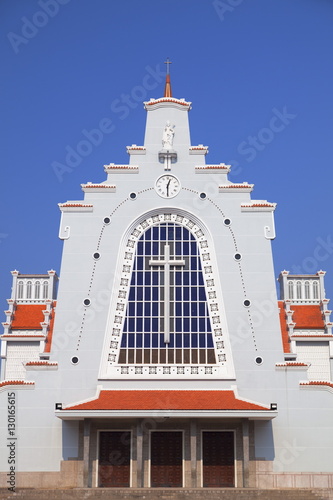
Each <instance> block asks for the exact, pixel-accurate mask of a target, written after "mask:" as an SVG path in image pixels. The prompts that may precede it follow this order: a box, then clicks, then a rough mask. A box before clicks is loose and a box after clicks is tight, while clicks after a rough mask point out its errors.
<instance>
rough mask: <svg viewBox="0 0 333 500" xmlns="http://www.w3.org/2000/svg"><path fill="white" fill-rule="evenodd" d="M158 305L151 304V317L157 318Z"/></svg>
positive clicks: (156, 303)
mask: <svg viewBox="0 0 333 500" xmlns="http://www.w3.org/2000/svg"><path fill="white" fill-rule="evenodd" d="M159 305H160V304H159V302H153V303H152V315H153V316H158V310H159Z"/></svg>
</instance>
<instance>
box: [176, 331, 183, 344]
mask: <svg viewBox="0 0 333 500" xmlns="http://www.w3.org/2000/svg"><path fill="white" fill-rule="evenodd" d="M182 340H183V336H182V335H180V334H178V333H176V347H183V346H182V344H183V342H182Z"/></svg>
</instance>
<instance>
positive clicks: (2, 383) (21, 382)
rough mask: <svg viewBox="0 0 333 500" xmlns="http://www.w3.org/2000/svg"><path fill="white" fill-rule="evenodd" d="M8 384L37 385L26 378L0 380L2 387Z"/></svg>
mask: <svg viewBox="0 0 333 500" xmlns="http://www.w3.org/2000/svg"><path fill="white" fill-rule="evenodd" d="M6 385H35V382H25V381H24V380H5V381H4V382H0V387H5V386H6Z"/></svg>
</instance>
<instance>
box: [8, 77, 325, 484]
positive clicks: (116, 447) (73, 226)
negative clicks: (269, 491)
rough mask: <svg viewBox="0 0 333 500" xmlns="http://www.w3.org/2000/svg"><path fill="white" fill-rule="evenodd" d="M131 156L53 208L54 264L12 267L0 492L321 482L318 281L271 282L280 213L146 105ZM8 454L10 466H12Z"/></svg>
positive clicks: (175, 118)
mask: <svg viewBox="0 0 333 500" xmlns="http://www.w3.org/2000/svg"><path fill="white" fill-rule="evenodd" d="M144 106H145V109H146V111H147V124H146V131H145V139H144V145H143V146H137V145H132V146H130V147H128V148H127V151H128V154H129V163H128V165H123V164H122V165H119V164H114V163H111V164H109V165H106V166H105V173H106V176H107V178H106V180H105V181H104V182H102V183H100V184H94V183H90V182H89V183H86V184H82V190H83V192H84V199H83V200H79V201H67V202H65V203H61V204H59V208H60V210H61V224H60V232H59V237H60V238H61V239H62V240H63V242H64V246H63V256H62V263H61V272H60V279H59V286H57V282H58V277H57V275H56V273H55V271H53V270H52V271H49V272H48V273H47V274H45V275H25V274H21V273H20V272H18V271H13V272H12V275H13V287H12V294H11V298H10V299H8V310H7V311H5V314H6V319H5V321H4V323H3V327H4V332H3V334H2V336H1V357H2V364H1V379H0V399H1V408H8V411H5V412H3V411H2V412H1V417H0V418H1V428H2V430H1V436H2V437H1V441H2V443H1V447H2V450H5V451H4V452H1V455H0V470H1V476H0V477H1V482H0V486H1V487H10V486H11V485H12V484H11V481H12V482H13V483H15V485H16V486H17V487H20V486H21V487H29V486H32V487H60V486H62V487H64V486H67V487H92V488H98V487H128V488H131V487H132V488H135V487H152V488H154V487H170V488H172V487H177V488H178V487H188V488H194V487H195V488H201V487H202V488H205V487H234V488H237V487H257V488H274V487H282V486H290V487H326V488H327V487H333V375H332V370H333V369H332V364H333V363H332V359H333V335H332V323H331V322H330V312H331V311H330V310H329V309H328V303H329V300H328V299H327V298H326V296H325V288H324V275H325V273H324V272H323V271H318V272H317V273H316V274H314V275H302V276H296V275H290V274H289V273H288V271H283V272H282V273H281V274H280V277H279V281H280V288H281V298H280V300H279V299H278V297H277V294H276V279H275V276H274V269H273V258H272V249H271V240H272V239H274V238H275V226H274V210H275V203H271V202H268V201H266V200H255V199H252V198H251V192H252V190H253V187H254V186H253V185H251V184H248V183H246V182H244V183H233V182H231V181H230V180H228V173H229V170H230V167H229V166H228V165H225V164H223V163H221V164H217V165H211V164H207V163H206V161H205V156H206V154H207V152H208V148H207V147H206V146H203V145H198V146H193V145H192V144H191V141H190V131H189V122H188V113H189V111H190V109H191V103H190V102H187V101H186V100H184V99H177V98H174V97H172V93H171V85H170V79H169V75H167V80H166V87H165V92H164V97H162V98H159V99H151V100H150V101H148V102H145V103H144ZM11 460H12V461H11Z"/></svg>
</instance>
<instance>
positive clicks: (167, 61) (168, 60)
mask: <svg viewBox="0 0 333 500" xmlns="http://www.w3.org/2000/svg"><path fill="white" fill-rule="evenodd" d="M164 64H166V65H167V75H169V74H170V64H172V61H170V59H169V58H168V57H167V60H166V61H164Z"/></svg>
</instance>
